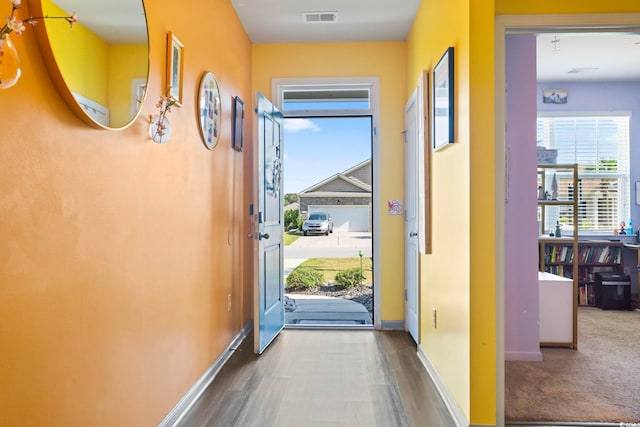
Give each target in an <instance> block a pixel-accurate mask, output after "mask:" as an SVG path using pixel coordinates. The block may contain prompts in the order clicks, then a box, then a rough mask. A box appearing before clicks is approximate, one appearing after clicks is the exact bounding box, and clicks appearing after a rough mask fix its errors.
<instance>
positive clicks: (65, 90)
mask: <svg viewBox="0 0 640 427" xmlns="http://www.w3.org/2000/svg"><path fill="white" fill-rule="evenodd" d="M138 1H140V3H142V10H143V12H144V19H145V27H146V31H147V84H148V82H149V74H150V71H151V61H150V58H149V52H150V47H149V44H150V38H149V20H148V19H147V10H146V7H145V4H144V0H138ZM28 6H29V13H30V15H31V16H44V11H43V10H42V1H41V0H28ZM80 22H82V17H80ZM33 30H34V34H35V37H36V41H37V44H38V50H39V51H40V56H41V57H42V61H43V62H44V64H45V67H46V69H47V72H48V74H49V77H50V78H51V81H52V82H53V85H54V86H55V88H56V90H57V91H58V93H59V94H60V96H61V97H62V99H63V100H64V102H65V103H66V104H67V106H68V107H69V109H70V110H71V111H73V112H74V114H75V115H76V116H78V118H80V119H81V120H82V121H83V122H85V123H86V124H88V125H89V126H91V127H94V128H96V129H107V130H122V129H126V128H128V127H129V126H131V125H132V124H133V122H135V121H136V119H137V118H138V117H139V116H140V113H141V112H142V106H143V105H144V101H145V99H146V97H147V92H149V91H148V90H145V91H144V95H143V96H142V99H141V100H140V106H139V107H138V110H137V111H136V113H135V114H134V115H133V117H131V118H130V120H129V121H128V122H127V123H125V124H124V125H123V126H121V127H111V126H105V125H103V124H101V123H98V122H97V121H95V120H94V119H93V118H91V116H89V115H88V114H87V113H86V112H85V111H84V108H82V106H80V104H79V103H78V101H76V98H75V97H74V96H73V93H71V90H70V89H69V87H68V86H67V84H66V82H65V80H64V76H63V75H62V72H61V71H60V67H59V66H58V63H57V61H56V59H55V57H54V55H53V48H52V46H51V43H50V42H49V37H48V35H47V30H46V26H45V25H44V23H39V25H34V26H33Z"/></svg>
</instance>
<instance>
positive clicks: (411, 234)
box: [409, 231, 418, 237]
mask: <svg viewBox="0 0 640 427" xmlns="http://www.w3.org/2000/svg"><path fill="white" fill-rule="evenodd" d="M409 237H418V233H416V232H415V231H412V232H411V233H409Z"/></svg>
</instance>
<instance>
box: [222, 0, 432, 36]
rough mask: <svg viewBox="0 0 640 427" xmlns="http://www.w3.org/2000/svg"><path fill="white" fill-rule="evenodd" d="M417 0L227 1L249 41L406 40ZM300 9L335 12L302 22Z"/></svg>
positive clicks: (416, 7) (418, 1)
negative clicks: (318, 20)
mask: <svg viewBox="0 0 640 427" xmlns="http://www.w3.org/2000/svg"><path fill="white" fill-rule="evenodd" d="M420 1H421V0H231V3H232V4H233V7H234V8H235V10H236V12H237V14H238V16H239V17H240V21H242V24H243V25H244V28H245V30H246V31H247V34H248V35H249V38H250V39H251V41H252V42H253V43H315V42H344V41H358V42H363V41H402V40H406V38H407V34H408V33H409V29H410V28H411V25H412V24H413V19H414V17H415V15H416V12H417V11H418V7H419V6H420ZM303 12H336V13H337V15H336V17H337V19H336V21H335V22H331V23H305V22H304V20H303Z"/></svg>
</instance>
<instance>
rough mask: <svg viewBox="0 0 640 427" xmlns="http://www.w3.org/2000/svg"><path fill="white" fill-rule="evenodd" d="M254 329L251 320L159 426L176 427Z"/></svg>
mask: <svg viewBox="0 0 640 427" xmlns="http://www.w3.org/2000/svg"><path fill="white" fill-rule="evenodd" d="M252 330H253V322H252V321H249V322H248V323H247V324H246V325H245V327H244V328H242V330H241V331H240V332H239V333H238V335H236V337H235V338H234V339H233V341H231V344H229V345H228V346H227V348H225V349H224V351H223V352H222V354H221V355H220V356H219V357H218V358H217V359H216V360H215V361H214V362H213V364H212V365H211V366H210V367H209V368H208V369H207V370H206V371H205V373H204V374H202V376H201V377H200V378H199V379H198V381H196V383H195V384H194V385H193V386H192V387H191V388H190V389H189V391H188V392H187V393H186V394H185V395H184V396H183V397H182V399H180V401H179V402H178V403H177V404H176V406H174V408H173V409H172V410H171V411H170V412H169V413H168V414H167V416H166V417H164V419H163V420H162V421H160V424H158V427H174V426H176V425H178V423H179V422H180V420H182V419H183V418H184V416H185V415H186V414H187V413H188V412H189V410H190V409H191V407H193V405H194V404H195V403H196V402H197V400H198V398H199V397H200V396H201V395H202V393H204V391H205V390H206V389H207V387H209V385H210V384H211V383H212V382H213V380H214V379H215V378H216V376H217V375H218V374H219V373H220V370H221V369H222V367H223V366H224V365H225V364H226V363H227V362H228V361H229V359H230V358H231V356H232V355H233V352H234V351H235V349H236V348H238V346H239V345H240V344H241V343H242V341H244V339H245V338H246V337H247V336H249V333H250V332H251V331H252Z"/></svg>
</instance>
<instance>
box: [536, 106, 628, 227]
mask: <svg viewBox="0 0 640 427" xmlns="http://www.w3.org/2000/svg"><path fill="white" fill-rule="evenodd" d="M629 119H630V113H626V112H625V113H615V114H612V115H605V114H595V115H594V114H593V113H589V114H580V113H572V114H571V115H568V116H558V115H554V116H545V115H541V116H539V117H538V122H537V124H538V126H537V140H538V145H543V146H545V147H547V148H555V149H557V150H558V159H557V163H559V164H572V163H577V164H578V189H577V195H578V229H579V230H585V231H609V232H611V231H612V230H614V229H618V228H619V227H620V222H622V221H625V222H628V219H629V214H630V205H629V199H630V188H629V185H630V184H629ZM558 179H559V180H569V179H570V176H569V174H567V176H562V175H561V174H558ZM560 187H561V188H562V187H565V186H563V185H561V186H560ZM568 191H569V192H572V191H574V190H573V189H572V188H570V187H569V190H568ZM568 196H571V195H568ZM563 210H567V209H560V211H559V212H558V214H559V217H558V218H548V222H551V224H555V221H557V220H560V222H561V223H564V224H566V225H568V226H573V224H571V222H572V221H573V219H572V217H571V215H570V212H561V211H563ZM545 227H547V228H550V224H545Z"/></svg>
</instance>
